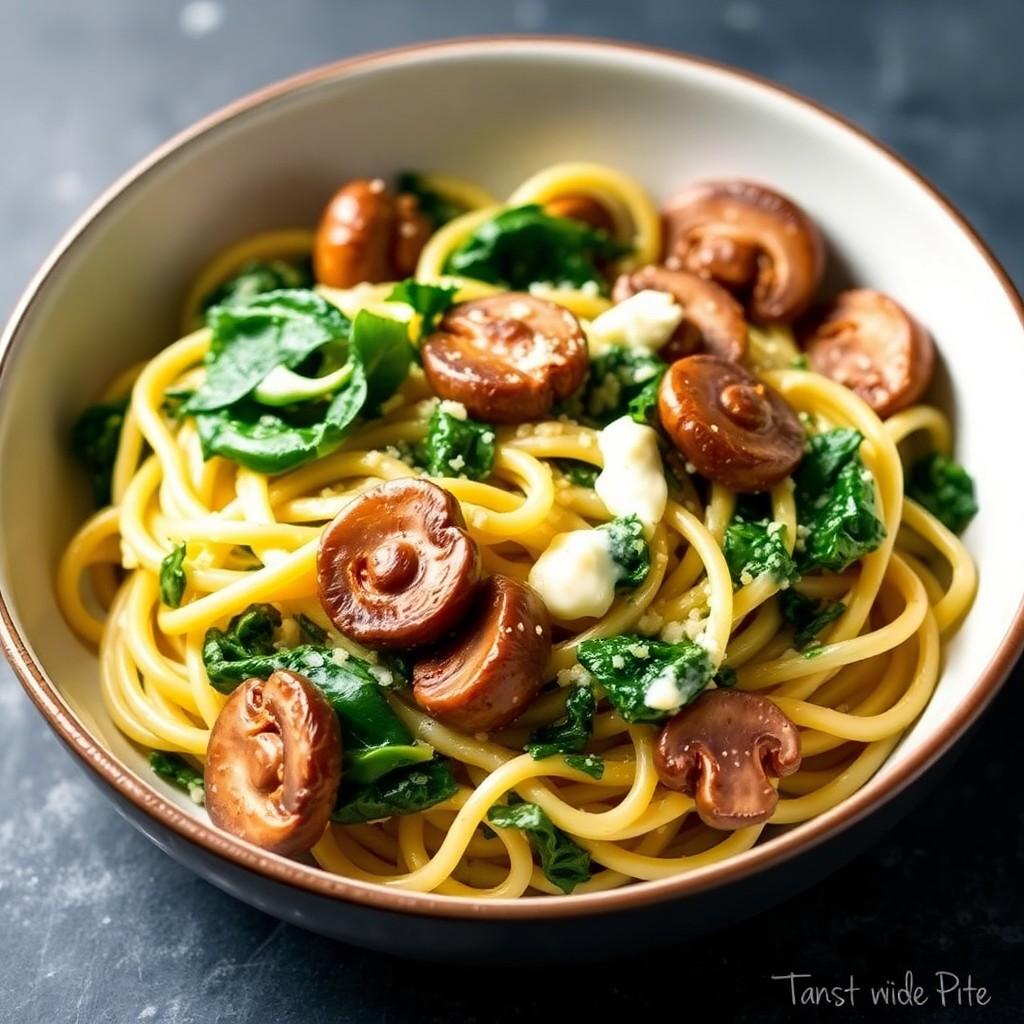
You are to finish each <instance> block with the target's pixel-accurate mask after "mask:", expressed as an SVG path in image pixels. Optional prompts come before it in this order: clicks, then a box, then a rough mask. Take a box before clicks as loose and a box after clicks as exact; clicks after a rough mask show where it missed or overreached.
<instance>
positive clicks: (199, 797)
mask: <svg viewBox="0 0 1024 1024" xmlns="http://www.w3.org/2000/svg"><path fill="white" fill-rule="evenodd" d="M149 767H150V768H151V769H152V770H153V772H154V774H156V775H158V776H159V777H160V778H161V779H163V780H164V781H166V782H169V783H170V784H171V785H172V786H177V787H178V788H179V789H183V790H184V791H185V792H186V793H188V795H189V799H190V800H192V801H193V802H194V803H197V804H204V803H206V784H205V782H204V781H203V775H202V772H200V771H197V770H196V769H195V768H193V767H192V765H191V764H189V763H188V761H186V760H185V758H183V757H180V756H179V755H178V754H165V753H164V752H163V751H160V750H154V751H153V752H152V753H151V754H150V755H149Z"/></svg>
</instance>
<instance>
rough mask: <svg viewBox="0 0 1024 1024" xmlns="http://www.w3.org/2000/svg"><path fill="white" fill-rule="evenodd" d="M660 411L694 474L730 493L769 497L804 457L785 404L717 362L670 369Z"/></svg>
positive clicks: (702, 360)
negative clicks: (768, 494) (774, 487)
mask: <svg viewBox="0 0 1024 1024" xmlns="http://www.w3.org/2000/svg"><path fill="white" fill-rule="evenodd" d="M658 412H659V414H660V416H661V424H662V426H663V427H664V428H665V432H666V433H667V434H668V436H669V437H670V438H671V440H672V442H673V443H674V444H675V446H676V447H677V448H678V449H679V450H680V451H681V452H682V453H683V455H685V456H686V458H687V459H688V460H689V461H690V462H691V463H693V465H694V467H695V468H696V470H697V472H698V473H700V474H701V475H702V476H705V477H707V478H708V479H710V480H715V481H717V482H718V483H720V484H724V485H725V486H726V487H728V488H729V489H730V490H733V491H766V490H768V489H769V488H771V487H773V486H774V485H775V484H777V483H779V482H780V481H781V480H783V479H785V477H787V476H789V474H790V473H792V471H793V470H794V469H795V468H796V466H797V464H798V463H799V462H800V459H801V457H802V456H803V451H804V430H803V427H801V426H800V421H799V420H798V419H797V417H796V413H794V412H793V410H792V409H791V408H790V406H789V405H788V403H787V402H786V401H785V399H783V397H782V396H781V395H780V394H779V393H778V392H776V391H773V390H772V389H771V388H770V387H768V385H766V384H763V383H762V382H761V381H759V380H758V379H757V378H756V377H755V376H754V375H753V374H752V373H751V372H750V371H749V370H747V369H745V368H744V367H742V366H740V365H739V364H738V363H732V362H729V361H728V360H726V359H721V358H719V357H718V356H707V355H698V356H687V357H686V358H685V359H680V360H678V361H677V362H675V363H673V364H672V365H671V366H670V367H669V368H668V371H667V372H666V374H665V376H664V377H663V378H662V381H661V386H660V388H659V390H658Z"/></svg>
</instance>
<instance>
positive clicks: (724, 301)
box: [612, 265, 747, 362]
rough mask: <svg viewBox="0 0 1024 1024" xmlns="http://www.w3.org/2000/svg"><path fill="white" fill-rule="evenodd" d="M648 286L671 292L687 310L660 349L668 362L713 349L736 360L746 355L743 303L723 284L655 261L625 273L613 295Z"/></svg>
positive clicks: (625, 295)
mask: <svg viewBox="0 0 1024 1024" xmlns="http://www.w3.org/2000/svg"><path fill="white" fill-rule="evenodd" d="M647 289H653V290H654V291H657V292H667V293H668V294H669V295H671V296H672V298H674V299H675V300H676V302H677V303H678V304H679V305H680V306H681V307H682V310H683V322H682V323H681V324H680V325H679V327H678V329H677V330H676V332H675V334H674V335H673V336H672V337H671V339H669V342H668V344H666V345H665V346H664V347H663V348H662V350H661V353H660V354H661V357H662V358H663V359H664V360H666V362H672V361H673V360H675V359H682V358H683V356H688V355H692V354H693V353H695V352H710V353H711V354H712V355H716V356H721V357H722V358H723V359H731V360H733V361H735V362H739V361H740V360H741V359H742V358H743V357H744V355H746V352H747V321H746V318H745V317H744V316H743V307H742V306H741V305H740V304H739V303H738V302H737V301H736V300H735V299H734V298H733V297H732V296H731V295H730V294H729V293H728V292H727V291H726V290H725V289H724V288H722V287H721V286H720V285H717V284H715V282H714V281H711V280H708V279H706V278H703V277H698V276H697V275H696V274H691V273H688V272H687V271H685V270H669V269H668V267H658V266H654V265H651V266H647V267H641V268H640V269H639V270H634V271H633V272H632V273H631V274H621V275H620V276H619V279H618V280H617V281H616V282H615V287H614V288H613V289H612V298H613V299H614V300H615V301H616V302H623V301H624V300H625V299H628V298H629V297H630V296H631V295H636V294H637V292H642V291H646V290H647Z"/></svg>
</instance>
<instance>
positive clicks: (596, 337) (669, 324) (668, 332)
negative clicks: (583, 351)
mask: <svg viewBox="0 0 1024 1024" xmlns="http://www.w3.org/2000/svg"><path fill="white" fill-rule="evenodd" d="M682 319H683V310H682V307H681V306H680V305H679V303H677V302H676V300H675V299H674V298H672V296H671V295H669V294H668V292H658V291H654V290H653V289H650V288H647V289H644V291H641V292H637V293H636V295H631V296H630V297H629V298H628V299H625V300H624V301H622V302H619V303H617V304H616V305H614V306H612V308H611V309H609V310H606V311H605V312H604V313H602V314H601V315H600V316H598V317H596V318H595V319H594V320H592V321H591V323H590V327H589V328H588V329H587V340H588V341H589V342H590V344H591V347H592V349H593V350H594V351H595V352H600V351H602V350H603V349H606V348H609V347H610V346H612V345H623V346H625V347H626V348H630V349H634V350H636V351H638V352H645V353H654V352H657V351H658V349H660V348H661V347H662V345H664V344H665V342H667V341H668V339H669V338H671V337H672V334H673V333H674V332H675V329H676V328H677V327H678V326H679V324H680V323H681V322H682Z"/></svg>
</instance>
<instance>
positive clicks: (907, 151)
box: [0, 0, 1024, 1024]
mask: <svg viewBox="0 0 1024 1024" xmlns="http://www.w3.org/2000/svg"><path fill="white" fill-rule="evenodd" d="M503 31H528V32H538V31H553V32H564V33H575V34H585V35H587V34H589V35H603V36H610V37H618V38H623V39H631V40H638V41H644V42H651V43H655V44H658V45H662V46H671V47H678V48H680V49H685V50H689V51H691V52H693V53H697V54H701V55H704V56H708V57H712V58H716V59H719V60H723V61H727V62H731V63H735V64H737V65H740V66H742V67H746V68H750V69H753V70H755V71H757V72H759V73H761V74H763V75H766V76H768V77H770V78H773V79H776V80H777V81H779V82H782V83H784V84H786V85H788V86H791V87H793V88H794V89H797V90H799V91H802V92H804V93H806V94H808V95H809V96H812V97H814V98H815V99H817V100H820V101H822V102H824V103H825V104H827V105H830V106H832V107H833V108H835V109H837V110H839V111H841V112H842V113H843V114H845V115H847V116H848V117H850V118H852V119H853V120H854V121H856V122H857V123H859V124H860V125H862V126H864V127H865V128H867V129H868V130H869V131H871V132H873V133H875V134H876V135H878V136H879V137H881V138H882V139H883V140H884V141H886V142H887V143H889V144H890V145H892V146H893V147H895V148H896V149H897V150H898V151H899V152H900V153H902V154H903V155H904V156H906V157H908V158H909V159H910V160H911V161H912V162H913V163H915V164H916V165H917V166H918V167H919V168H920V169H921V170H922V171H924V173H925V174H927V175H928V176H929V177H930V178H931V179H932V180H933V181H934V182H936V183H937V184H938V186H939V187H940V188H941V189H943V190H944V191H945V192H946V193H947V194H948V195H950V197H951V198H952V199H953V200H954V201H955V202H957V203H958V204H959V205H960V206H961V208H962V209H963V210H964V212H965V213H966V214H967V216H968V217H969V218H970V219H972V220H973V222H974V223H975V224H976V225H977V227H978V228H979V229H980V231H981V232H982V234H983V235H984V236H985V237H986V238H987V239H988V241H989V242H990V243H991V244H992V245H993V247H994V249H995V251H996V253H997V254H998V255H999V256H1000V257H1001V258H1002V259H1003V260H1004V261H1005V263H1006V266H1007V268H1008V270H1009V271H1010V273H1011V275H1013V276H1014V277H1015V279H1016V280H1017V281H1018V282H1019V281H1021V280H1024V247H1022V245H1021V243H1020V237H1021V234H1022V228H1024V190H1022V189H1021V172H1020V168H1021V166H1022V164H1024V133H1022V130H1021V129H1022V117H1024V79H1022V78H1021V71H1020V67H1021V63H1020V52H1021V48H1022V47H1021V44H1022V42H1024V5H1021V4H1019V3H1018V2H1016V0H992V2H988V0H975V2H974V3H971V4H966V3H961V2H959V0H936V2H929V0H914V2H909V0H908V2H902V3H895V2H885V0H871V2H860V3H850V2H842V0H836V2H819V3H816V4H812V3H806V2H799V0H776V2H773V3H769V2H767V0H761V2H758V0H730V2H725V3H719V4H714V3H710V2H691V3H677V2H672V0H631V2H629V3H620V4H613V3H607V2H587V0H564V2H545V0H509V2H507V3H503V4H498V3H491V4H487V3H481V2H479V0H446V2H441V0H436V2H434V3H430V4H427V3H417V2H416V0H375V2H374V3H369V2H341V0H339V2H334V3H332V2H328V0H324V2H320V3H317V2H297V0H292V2H290V3H266V2H262V0H228V2H222V3H213V2H199V3H171V2H164V3H139V2H138V0H90V2H88V3H79V4H66V3H61V2H59V0H34V2H33V3H31V4H29V3H18V2H17V0H3V2H0V124H2V126H3V137H4V140H5V145H4V153H3V158H2V160H0V184H2V189H0V238H2V240H3V246H4V267H5V273H4V275H3V277H2V279H0V309H3V310H8V309H9V308H10V307H11V306H12V304H13V302H14V300H15V298H16V295H17V293H18V291H19V290H20V288H21V287H22V286H23V284H24V283H25V281H26V280H27V279H28V276H29V274H30V273H31V271H32V270H33V269H34V268H35V266H36V265H37V264H38V263H39V262H40V260H41V259H42V258H43V256H44V255H45V254H46V252H47V250H48V249H49V247H50V246H51V245H52V244H53V242H54V241H55V240H56V239H57V237H58V235H59V233H60V232H61V231H62V230H63V229H64V228H65V227H66V226H67V225H68V224H69V223H70V222H71V220H72V219H73V217H74V216H75V215H76V214H77V213H78V212H79V211H80V210H81V209H83V207H84V206H85V204H86V203H87V201H88V200H90V199H91V198H92V197H93V196H95V195H96V194H97V193H98V192H99V191H100V190H101V189H102V188H103V187H104V186H106V185H107V184H108V182H109V181H111V180H112V179H113V177H114V176H115V175H117V174H118V173H119V172H121V171H122V170H123V169H125V168H126V167H127V166H128V165H129V164H131V163H132V162H133V161H134V160H135V159H136V158H138V157H140V156H142V155H143V154H145V153H146V152H147V151H148V150H149V149H151V148H152V147H153V146H154V145H156V144H157V143H159V142H160V141H162V140H163V139H164V138H165V137H167V136H168V135H170V134H171V133H172V132H174V131H176V130H178V129H179V128H182V127H183V126H185V125H187V124H188V123H190V122H191V121H193V120H194V119H195V118H197V117H199V116H200V115H202V114H205V113H207V112H208V111H210V110H212V109H214V108H216V107H217V106H219V105H221V104H223V103H224V102H226V101H228V100H230V99H233V98H234V97H236V96H238V95H240V94H242V93H245V92H247V91H249V90H251V89H253V88H255V87H256V86H259V85H262V84H264V83H266V82H268V81H271V80H273V79H276V78H279V77H280V76H282V75H286V74H290V73H292V72H295V71H298V70H300V69H302V68H305V67H307V66H310V65H314V64H318V63H322V62H325V61H329V60H332V59H334V58H338V57H342V56H345V55H349V54H353V53H357V52H359V51H364V50H369V49H374V48H379V47H384V46H390V45H394V44H398V43H402V42H406V41H410V40H417V39H427V38H434V37H442V36H448V35H456V34H474V33H488V32H503ZM1022 681H1024V680H1022V677H1021V674H1020V672H1019V671H1018V672H1017V673H1015V675H1014V677H1013V678H1012V679H1011V680H1010V682H1009V683H1008V685H1007V686H1006V688H1005V689H1004V691H1003V693H1002V694H1001V696H1000V697H999V698H998V700H997V702H996V704H995V706H994V708H993V709H992V711H991V712H990V713H989V714H988V716H987V718H986V720H985V722H984V724H983V726H982V727H981V729H980V730H979V731H978V733H977V735H976V736H975V737H974V739H973V745H972V749H971V751H970V754H969V756H968V757H966V758H964V759H963V760H962V761H961V762H960V766H959V770H957V771H956V772H955V773H954V774H951V775H950V776H948V777H947V779H946V780H945V781H944V782H943V783H941V784H940V787H939V788H938V789H936V790H935V791H934V793H933V794H932V795H931V796H930V798H929V799H928V800H927V801H926V802H925V803H924V804H922V805H921V807H920V808H919V809H918V810H917V811H916V813H914V814H912V815H911V816H910V817H908V818H907V819H906V820H905V821H904V822H903V823H902V824H901V825H899V826H898V827H897V828H896V829H895V830H894V831H893V832H892V833H891V834H890V836H889V837H888V838H887V839H886V840H884V841H883V842H882V843H880V844H879V845H877V846H876V847H875V848H874V849H873V850H872V851H871V852H869V853H867V854H865V855H864V856H862V857H860V858H859V859H858V860H856V861H855V862H854V863H853V864H852V865H850V866H849V867H847V868H846V869H844V870H842V871H840V872H839V873H838V874H836V875H834V876H833V877H832V878H830V879H829V880H828V881H826V882H824V883H823V884H820V885H818V886H816V887H814V888H813V889H812V890H810V891H809V892H807V893H806V894H804V895H803V896H801V897H799V898H797V899H795V900H793V901H791V902H790V903H788V904H787V905H785V906H784V907H782V908H780V909H779V910H776V911H775V912H773V913H772V914H770V915H768V916H766V917H764V918H761V919H758V920H754V921H750V922H748V923H746V924H741V925H739V926H737V927H735V928H733V929H731V930H730V931H727V932H723V933H720V934H717V935H712V936H709V937H707V938H705V939H703V940H701V941H698V942H694V943H690V944H688V945H685V946H680V947H678V948H675V949H666V950H665V951H664V952H663V953H659V954H657V955H655V956H652V957H649V958H647V959H646V960H644V961H643V962H641V963H636V962H628V961H626V959H625V958H626V957H628V955H629V952H630V951H629V950H628V949H622V950H621V951H620V953H621V955H622V957H623V963H622V965H621V967H619V968H615V967H607V968H605V969H603V971H602V972H601V975H600V976H596V975H594V974H592V973H590V972H585V971H583V970H580V969H578V968H577V969H568V970H563V971H555V972H552V973H548V972H541V971H535V972H528V973H525V974H524V973H522V972H519V973H511V972H508V971H497V972H494V973H491V972H483V971H476V972H473V973H472V976H471V977H469V978H467V977H465V974H466V972H459V973H457V972H456V971H455V970H453V969H444V968H439V967H429V966H423V965H417V964H407V963H403V962H401V961H397V960H394V959H390V958H387V957H383V956H378V955H372V954H368V953H363V952H360V951H358V950H354V949H350V948H347V947H344V946H341V945H338V944H334V943H331V942H328V941H326V940H324V939H320V938H317V937H315V936H313V935H309V934H306V933H304V932H301V931H298V930H296V929H294V928H292V927H289V926H286V925H283V924H280V923H278V922H277V921H275V920H273V919H271V918H269V917H266V916H264V915H263V914H261V913H259V912H257V911H255V910H250V909H249V908H247V907H245V906H243V905H242V904H240V903H237V902H235V901H234V900H232V899H230V898H229V897H227V896H225V895H223V894H222V893H220V892H219V891H218V890H216V889H214V888H212V887H211V886H209V885H207V884H206V883H204V882H202V881H199V880H198V879H197V878H195V877H193V876H192V875H191V874H190V873H189V872H187V871H186V870H185V869H184V868H181V867H179V866H178V865H176V864H175V863H173V862H172V861H170V860H169V859H168V858H167V857H165V856H164V855H163V854H162V853H160V852H159V851H158V850H157V849H156V848H155V847H154V846H152V845H150V844H149V842H148V841H147V840H145V839H144V838H143V837H142V836H141V835H139V834H137V833H136V832H135V831H134V830H133V829H131V828H130V827H129V826H127V825H126V824H125V823H124V822H123V821H122V820H121V819H120V818H118V817H117V816H116V815H115V813H114V812H113V810H112V809H111V807H110V806H109V805H108V804H107V803H106V801H105V800H104V799H103V798H102V797H101V796H100V794H99V793H98V792H97V791H96V790H95V789H93V787H92V786H90V785H88V783H87V782H86V780H85V779H84V777H83V776H82V775H81V774H80V773H79V772H78V770H77V769H76V768H75V767H74V766H73V765H72V763H71V761H70V760H69V758H68V757H67V755H66V754H65V753H64V752H63V751H62V749H61V748H60V745H59V743H58V742H57V740H56V739H55V738H54V737H53V736H52V735H51V734H50V732H49V730H48V729H47V728H46V727H45V726H44V724H43V722H42V720H41V719H40V717H39V716H38V715H37V714H36V713H35V711H34V710H33V709H32V707H31V705H30V704H29V702H28V700H27V699H26V698H25V696H24V695H23V694H22V693H21V691H20V689H19V688H18V686H17V684H16V683H15V681H14V680H13V678H12V676H11V674H10V672H9V671H8V670H7V669H6V667H4V668H3V669H0V715H2V719H3V722H4V732H5V740H4V742H3V744H2V745H0V768H2V771H0V777H2V778H3V795H2V797H0V921H2V928H0V1019H2V1020H4V1021H12V1022H18V1024H22V1022H45V1024H63V1022H65V1021H75V1022H87V1024H94V1022H118V1024H120V1022H124V1021H151V1022H154V1024H158V1022H160V1024H188V1022H206V1021H216V1020H240V1021H241V1020H244V1021H256V1022H263V1021H273V1022H286V1021H302V1022H304V1024H317V1022H321V1021H325V1022H326V1021H332V1022H334V1021H364V1020H366V1021H369V1020H385V1019H387V1020H389V1021H396V1022H400V1021H413V1020H415V1021H451V1020H458V1021H465V1022H470V1021H475V1020H491V1021H497V1020H504V1019H512V1018H513V1016H516V1017H519V1018H520V1019H525V1020H537V1019H548V1020H569V1019H572V1020H582V1019H591V1018H592V1019H600V1018H602V1017H604V1016H607V1015H609V1014H611V1013H613V1012H616V1013H617V1014H629V1015H630V1016H632V1017H637V1018H639V1017H642V1016H643V1015H645V1014H647V1013H652V1014H653V1012H654V1011H656V1010H659V1009H662V1010H668V1011H669V1012H670V1013H672V1014H673V1016H676V1015H678V1017H679V1019H684V1018H686V1017H689V1018H690V1019H693V1015H694V1013H695V1012H696V1011H697V1007H698V1006H706V1007H708V1008H717V1012H716V1013H715V1016H714V1017H713V1018H711V1019H716V1020H717V1019H725V1020H728V1019H733V1020H740V1019H749V1020H763V1021H790V1020H803V1019H806V1020H814V1019H824V1020H837V1021H838V1020H882V1021H884V1020H890V1019H892V1020H894V1021H896V1020H903V1019H915V1020H944V1019H949V1020H961V1019H962V1020H970V1019H975V1018H976V1019H978V1020H981V1021H987V1022H997V1021H1016V1020H1020V1019H1021V1018H1022V1010H1024V974H1022V972H1021V966H1022V953H1024V913H1022V911H1024V905H1022V895H1021V893H1022V888H1021V867H1022V852H1024V814H1022V811H1021V800H1020V799H1019V794H1018V793H1017V792H1016V791H1015V789H1014V787H1015V785H1016V783H1017V780H1018V779H1019V777H1020V769H1019V767H1018V766H1017V762H1016V756H1017V753H1018V741H1017V739H1016V734H1015V730H1016V722H1018V721H1019V720H1020V717H1021V712H1022V710H1024V698H1022V696H1021V693H1020V683H1021V682H1022ZM938 970H944V971H950V972H954V973H956V974H958V975H959V976H960V977H961V978H962V979H963V980H964V981H966V977H967V975H968V974H970V975H972V977H973V979H974V981H975V983H976V984H981V985H985V986H986V987H987V988H988V990H989V993H990V995H991V1003H990V1004H989V1005H987V1006H985V1007H982V1008H975V1009H968V1008H964V1007H961V1008H959V1009H956V1008H947V1009H946V1010H942V1009H941V1008H940V1007H939V1001H938V999H937V997H936V996H935V995H934V991H933V989H934V979H933V972H935V971H938ZM790 971H795V972H801V973H810V974H812V975H813V981H814V982H815V983H817V984H821V985H829V986H831V985H838V984H843V983H845V982H846V980H847V977H848V976H849V975H850V974H851V973H852V974H854V975H855V976H856V979H857V981H858V983H862V984H871V983H873V984H880V983H882V982H884V981H885V980H886V979H900V980H902V977H903V975H904V973H905V972H906V971H913V972H914V973H915V975H916V977H917V979H918V981H919V982H920V983H922V984H924V985H925V986H926V987H927V988H928V991H929V992H931V998H930V1000H929V1002H928V1004H927V1005H926V1006H924V1007H923V1008H921V1009H919V1010H917V1011H914V1012H913V1013H912V1014H911V1017H910V1018H908V1017H907V1016H906V1014H905V1012H904V1011H901V1010H895V1009H890V1010H878V1011H875V1012H874V1013H872V1011H871V1010H870V1009H868V1008H866V1006H865V1004H866V1002H867V1001H866V1000H864V999H860V1000H858V1002H857V1004H856V1007H855V1008H854V1009H852V1010H851V1009H850V1008H849V1007H846V1008H837V1007H833V1008H831V1009H828V1010H817V1011H816V1010H814V1009H813V1008H806V1007H797V1008H796V1009H793V1008H792V1007H791V1006H790V1005H789V997H788V991H787V987H786V985H785V983H781V982H778V981H772V980H771V979H770V976H771V975H772V974H785V973H788V972H790ZM670 979H671V980H675V979H679V980H681V981H683V983H684V985H685V992H684V990H682V989H680V988H679V987H678V986H671V987H670V985H669V984H667V982H668V981H669V980H670ZM602 1011H604V1012H602ZM705 1019H707V1018H705Z"/></svg>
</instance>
